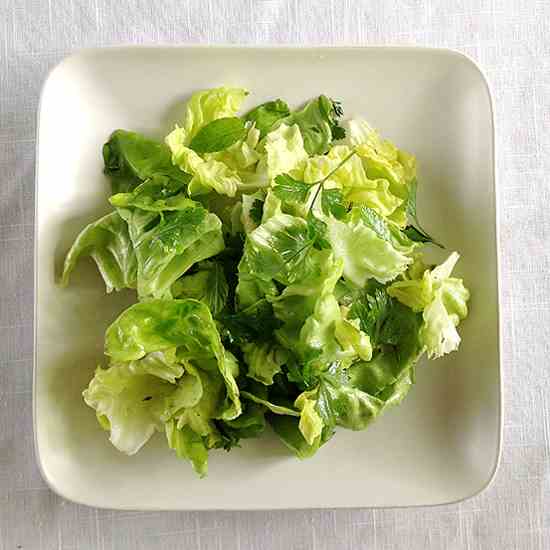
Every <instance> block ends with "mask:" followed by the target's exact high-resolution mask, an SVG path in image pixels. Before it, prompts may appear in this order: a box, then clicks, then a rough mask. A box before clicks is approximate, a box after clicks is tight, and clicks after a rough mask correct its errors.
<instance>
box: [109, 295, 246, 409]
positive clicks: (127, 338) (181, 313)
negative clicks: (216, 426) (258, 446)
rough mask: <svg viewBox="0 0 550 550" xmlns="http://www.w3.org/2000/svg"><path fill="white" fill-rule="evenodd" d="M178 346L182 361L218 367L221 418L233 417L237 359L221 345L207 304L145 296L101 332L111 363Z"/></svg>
mask: <svg viewBox="0 0 550 550" xmlns="http://www.w3.org/2000/svg"><path fill="white" fill-rule="evenodd" d="M173 347H177V357H178V359H181V360H183V361H188V360H193V361H199V360H200V361H201V365H202V364H203V363H202V362H204V361H206V363H204V364H205V365H206V367H205V368H209V369H210V370H212V369H213V370H215V371H218V372H219V373H220V374H221V377H222V378H223V381H224V383H225V387H226V391H227V399H226V403H225V404H224V406H223V412H222V413H220V416H221V418H223V419H228V420H231V419H232V418H236V417H237V416H238V415H239V414H240V412H241V405H240V400H239V388H238V387H237V383H236V381H235V379H236V377H237V375H238V371H239V367H238V363H237V361H236V359H235V357H233V356H232V355H231V354H230V353H229V352H228V351H226V350H225V349H224V347H223V345H222V343H221V338H220V334H219V332H218V329H217V327H216V324H215V322H214V320H213V319H212V315H211V313H210V310H209V309H208V307H207V306H206V305H205V304H203V303H202V302H198V301H196V300H191V299H188V300H149V301H146V302H141V303H139V304H135V305H133V306H131V307H129V308H128V309H126V310H125V311H123V312H122V313H121V315H120V316H119V317H118V318H117V319H116V320H115V321H114V323H112V324H111V326H110V327H109V328H108V329H107V332H106V333H105V353H106V355H108V356H109V357H111V358H112V359H113V361H132V360H136V359H141V358H142V357H143V356H145V355H146V354H147V353H150V352H154V351H162V350H166V349H169V348H173Z"/></svg>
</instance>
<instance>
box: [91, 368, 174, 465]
mask: <svg viewBox="0 0 550 550" xmlns="http://www.w3.org/2000/svg"><path fill="white" fill-rule="evenodd" d="M174 391H175V386H174V385H173V384H171V383H170V382H167V381H165V380H162V378H159V377H157V376H154V375H152V374H150V373H149V372H147V371H146V370H145V369H140V368H139V367H138V366H137V365H116V366H113V367H110V368H109V369H102V368H99V367H98V369H97V370H96V372H95V376H94V377H93V379H92V381H91V382H90V384H89V386H88V388H87V389H86V390H84V392H83V394H82V395H83V397H84V401H85V402H86V404H87V405H88V406H90V407H92V408H93V409H95V411H96V414H97V415H98V419H101V420H100V423H101V425H102V426H104V427H107V428H108V430H109V431H110V438H109V440H110V441H111V443H112V444H113V445H114V446H115V447H116V448H117V449H118V450H119V451H122V452H123V453H126V454H129V455H132V454H135V453H137V451H139V449H141V447H142V446H143V445H144V444H145V443H146V442H147V441H148V440H149V439H150V437H151V436H152V435H153V433H154V432H155V430H160V429H162V426H163V423H162V414H163V412H164V408H165V399H166V398H167V397H168V396H169V395H171V394H172V393H173V392H174Z"/></svg>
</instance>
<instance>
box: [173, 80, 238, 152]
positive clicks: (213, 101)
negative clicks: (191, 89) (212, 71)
mask: <svg viewBox="0 0 550 550" xmlns="http://www.w3.org/2000/svg"><path fill="white" fill-rule="evenodd" d="M247 95H248V92H247V91H246V90H244V89H243V88H227V87H223V86H222V87H220V88H212V89H209V90H203V91H200V92H197V93H195V94H193V95H192V96H191V99H190V100H189V101H188V102H187V104H186V106H185V115H184V119H183V126H182V128H181V129H180V128H176V130H174V131H175V132H176V131H178V130H181V131H183V133H184V139H183V141H182V145H185V146H188V145H189V144H190V143H191V140H192V139H193V138H194V137H195V136H196V135H197V133H198V132H199V130H200V129H201V128H203V127H204V126H206V125H207V124H209V123H210V122H212V121H214V120H217V119H220V118H226V117H234V116H235V115H236V114H237V112H238V110H239V109H240V108H241V105H242V103H243V101H244V99H245V98H246V96H247ZM172 152H174V151H173V150H172Z"/></svg>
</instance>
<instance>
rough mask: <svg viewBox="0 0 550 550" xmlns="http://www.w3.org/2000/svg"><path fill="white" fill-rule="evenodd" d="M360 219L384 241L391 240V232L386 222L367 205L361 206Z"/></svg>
mask: <svg viewBox="0 0 550 550" xmlns="http://www.w3.org/2000/svg"><path fill="white" fill-rule="evenodd" d="M361 220H362V221H363V223H364V224H365V225H366V226H367V227H369V228H370V229H372V230H373V231H374V232H375V233H376V234H377V235H378V236H379V237H380V238H381V239H384V240H385V241H391V233H390V229H389V227H388V224H387V223H386V220H385V219H384V218H383V217H382V216H381V215H380V214H378V212H376V210H373V209H372V208H369V207H368V206H362V207H361Z"/></svg>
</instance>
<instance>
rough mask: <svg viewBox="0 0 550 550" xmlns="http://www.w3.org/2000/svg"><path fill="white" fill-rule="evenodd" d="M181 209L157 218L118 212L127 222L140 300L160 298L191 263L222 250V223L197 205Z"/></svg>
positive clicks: (139, 212) (143, 213)
mask: <svg viewBox="0 0 550 550" xmlns="http://www.w3.org/2000/svg"><path fill="white" fill-rule="evenodd" d="M182 207H183V208H182V210H177V211H168V212H164V213H162V215H159V214H158V213H156V212H146V211H143V210H141V209H119V213H120V215H121V216H122V217H123V218H124V219H125V220H126V221H127V223H128V227H129V233H130V238H131V239H132V243H133V246H134V250H135V254H136V257H137V264H138V267H137V290H138V295H139V296H140V297H145V296H153V297H157V298H160V297H164V296H165V295H166V293H167V292H168V291H169V290H170V287H171V285H172V284H173V283H174V282H175V281H176V280H177V279H178V278H179V277H181V276H182V275H183V274H184V273H185V272H186V271H187V270H188V269H189V268H190V267H191V266H192V265H193V264H195V263H196V262H200V261H201V260H205V259H207V258H210V257H212V256H215V255H216V254H218V253H219V252H221V251H222V250H223V248H224V240H223V236H222V231H221V228H222V223H221V221H220V219H219V218H218V217H217V216H216V215H215V214H211V213H209V212H208V211H207V210H206V209H204V208H203V207H202V206H201V205H200V204H198V203H196V202H193V201H185V202H184V203H182Z"/></svg>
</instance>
